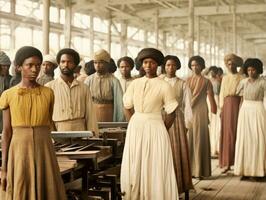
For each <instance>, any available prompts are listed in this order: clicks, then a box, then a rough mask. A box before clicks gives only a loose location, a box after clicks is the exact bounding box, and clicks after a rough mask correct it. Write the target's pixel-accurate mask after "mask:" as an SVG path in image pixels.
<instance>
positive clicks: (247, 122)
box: [234, 58, 266, 177]
mask: <svg viewBox="0 0 266 200" xmlns="http://www.w3.org/2000/svg"><path fill="white" fill-rule="evenodd" d="M244 72H245V73H246V74H247V75H248V78H246V79H244V80H242V81H241V82H240V84H239V86H238V89H237V93H238V94H239V95H240V96H243V103H242V106H241V108H240V111H239V118H238V125H237V140H236V152H235V165H234V174H235V175H241V176H252V177H264V176H265V172H266V111H265V109H264V106H263V98H264V93H265V91H266V80H265V79H263V77H260V74H262V72H263V64H262V62H261V61H260V60H259V59H257V58H249V59H247V60H246V61H245V63H244Z"/></svg>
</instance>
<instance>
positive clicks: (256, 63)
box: [243, 58, 263, 75]
mask: <svg viewBox="0 0 266 200" xmlns="http://www.w3.org/2000/svg"><path fill="white" fill-rule="evenodd" d="M248 67H253V68H255V69H256V71H257V73H258V74H262V73H263V63H262V62H261V60H260V59H258V58H248V59H247V60H246V61H245V63H244V65H243V70H244V73H245V74H246V75H248Z"/></svg>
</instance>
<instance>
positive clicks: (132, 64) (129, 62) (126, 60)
mask: <svg viewBox="0 0 266 200" xmlns="http://www.w3.org/2000/svg"><path fill="white" fill-rule="evenodd" d="M122 61H125V62H127V63H128V64H129V66H130V67H131V70H132V69H133V68H134V60H133V59H132V58H130V57H128V56H124V57H122V58H119V60H118V61H117V66H118V67H120V66H119V65H120V63H121V62H122Z"/></svg>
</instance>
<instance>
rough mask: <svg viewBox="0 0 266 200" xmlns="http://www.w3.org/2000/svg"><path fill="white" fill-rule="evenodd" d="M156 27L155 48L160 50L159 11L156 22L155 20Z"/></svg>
mask: <svg viewBox="0 0 266 200" xmlns="http://www.w3.org/2000/svg"><path fill="white" fill-rule="evenodd" d="M154 27H155V47H156V48H157V49H158V48H159V40H160V38H159V11H158V10H157V11H156V13H155V20H154Z"/></svg>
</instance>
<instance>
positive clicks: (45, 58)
mask: <svg viewBox="0 0 266 200" xmlns="http://www.w3.org/2000/svg"><path fill="white" fill-rule="evenodd" d="M43 62H50V63H53V64H54V65H56V66H57V65H58V64H57V61H56V59H55V57H54V56H52V55H49V54H47V55H45V56H43Z"/></svg>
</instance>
